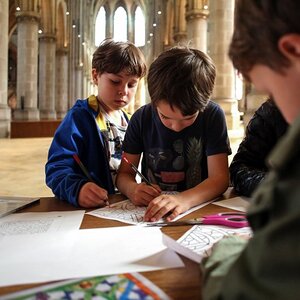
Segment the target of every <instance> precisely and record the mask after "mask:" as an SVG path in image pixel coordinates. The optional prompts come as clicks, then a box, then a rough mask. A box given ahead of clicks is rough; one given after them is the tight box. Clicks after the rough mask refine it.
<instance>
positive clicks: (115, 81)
mask: <svg viewBox="0 0 300 300" xmlns="http://www.w3.org/2000/svg"><path fill="white" fill-rule="evenodd" d="M111 82H112V83H113V84H119V83H120V81H118V80H112V79H111Z"/></svg>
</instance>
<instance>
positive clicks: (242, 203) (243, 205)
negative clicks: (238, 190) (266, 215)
mask: <svg viewBox="0 0 300 300" xmlns="http://www.w3.org/2000/svg"><path fill="white" fill-rule="evenodd" d="M213 204H214V205H219V206H223V207H227V208H230V209H235V210H239V211H243V212H246V211H247V209H248V207H249V205H250V198H246V197H245V198H244V199H243V198H242V197H234V198H230V199H226V200H221V201H217V202H214V203H213Z"/></svg>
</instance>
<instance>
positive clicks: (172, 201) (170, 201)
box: [144, 193, 189, 222]
mask: <svg viewBox="0 0 300 300" xmlns="http://www.w3.org/2000/svg"><path fill="white" fill-rule="evenodd" d="M188 209H189V206H188V205H187V204H186V201H184V199H183V197H182V196H181V194H180V193H179V194H177V195H160V196H159V197H157V198H155V199H153V200H152V201H151V202H150V203H149V205H148V207H147V210H146V212H145V215H144V221H145V222H155V221H158V220H160V219H161V218H162V217H163V216H165V215H166V214H168V213H170V215H169V216H168V217H167V218H166V221H167V222H170V221H172V220H173V219H174V218H175V217H177V216H178V215H179V214H181V213H183V212H185V211H187V210H188Z"/></svg>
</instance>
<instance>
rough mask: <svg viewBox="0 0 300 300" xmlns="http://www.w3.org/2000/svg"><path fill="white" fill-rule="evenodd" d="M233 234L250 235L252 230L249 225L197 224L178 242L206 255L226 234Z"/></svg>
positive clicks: (201, 254)
mask: <svg viewBox="0 0 300 300" xmlns="http://www.w3.org/2000/svg"><path fill="white" fill-rule="evenodd" d="M232 234H242V235H247V236H249V237H250V236H251V234H252V232H251V229H250V228H249V227H244V228H237V229H236V228H227V227H221V226H214V225H212V226H208V225H195V226H193V227H192V228H191V229H190V230H189V231H187V232H186V233H185V234H184V235H183V236H182V237H181V238H179V239H178V240H177V242H178V243H179V244H181V245H182V246H184V247H186V248H188V249H190V250H192V251H193V252H195V253H197V254H199V255H200V256H202V257H204V256H208V255H209V254H210V252H211V249H212V246H213V244H215V243H216V242H218V241H219V240H221V239H222V238H223V237H224V236H228V235H232Z"/></svg>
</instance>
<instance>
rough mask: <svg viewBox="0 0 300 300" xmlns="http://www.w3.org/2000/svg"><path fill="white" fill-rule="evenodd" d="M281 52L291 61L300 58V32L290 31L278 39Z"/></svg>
mask: <svg viewBox="0 0 300 300" xmlns="http://www.w3.org/2000/svg"><path fill="white" fill-rule="evenodd" d="M278 48H279V50H280V52H281V53H282V54H283V55H284V56H285V57H286V58H288V59H289V60H290V61H293V60H295V59H296V60H299V59H300V34H297V33H290V34H285V35H284V36H282V37H281V38H280V39H279V41H278Z"/></svg>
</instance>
